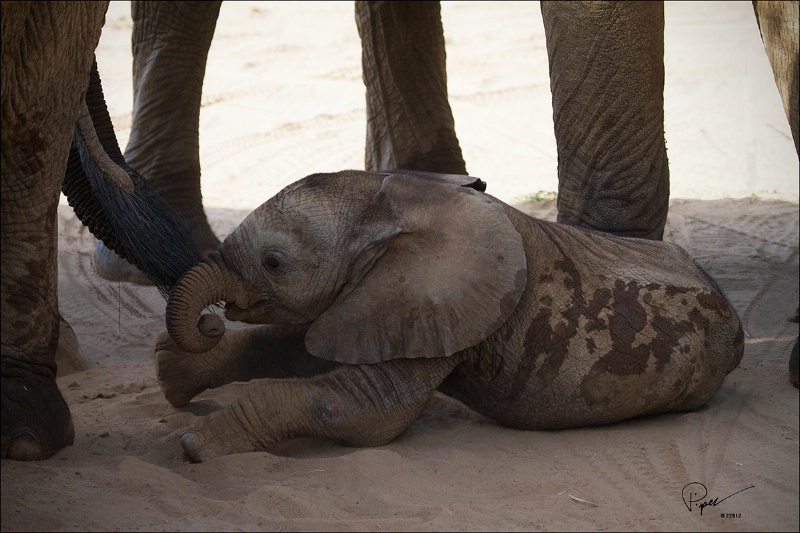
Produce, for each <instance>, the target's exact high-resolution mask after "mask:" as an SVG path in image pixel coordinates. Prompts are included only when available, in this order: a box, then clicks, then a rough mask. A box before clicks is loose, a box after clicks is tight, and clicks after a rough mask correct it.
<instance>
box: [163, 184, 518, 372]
mask: <svg viewBox="0 0 800 533" xmlns="http://www.w3.org/2000/svg"><path fill="white" fill-rule="evenodd" d="M478 183H480V181H479V180H477V181H476V180H475V179H474V178H470V177H468V176H458V177H455V176H444V175H434V174H421V173H404V172H396V173H366V172H358V171H343V172H339V173H335V174H314V175H311V176H308V177H306V178H304V179H302V180H300V181H298V182H296V183H294V184H292V185H290V186H289V187H287V188H286V189H284V190H283V191H281V192H280V193H278V194H277V195H276V196H275V197H273V198H272V199H270V200H269V201H267V202H266V203H264V204H263V205H262V206H260V207H259V208H258V209H256V210H255V211H253V212H252V213H251V214H250V215H249V216H248V217H247V218H246V219H245V220H244V221H243V222H242V223H241V225H240V226H239V227H238V228H236V230H235V231H234V232H233V233H232V234H231V235H229V236H228V238H226V239H225V241H224V242H223V243H222V245H220V247H219V249H218V250H217V251H216V252H215V253H214V254H212V255H211V256H210V257H209V258H207V259H206V260H204V261H203V262H201V263H198V264H197V265H196V266H195V267H193V268H192V269H191V270H189V271H188V272H187V273H186V274H185V275H184V276H183V278H182V279H181V281H180V282H179V283H178V284H177V285H176V286H175V288H174V290H173V292H172V294H171V297H170V299H169V303H168V306H167V328H168V330H169V334H170V336H171V337H172V338H173V339H174V340H175V342H176V343H178V345H179V346H181V348H183V349H184V350H187V351H191V352H203V351H207V350H209V349H211V348H212V347H213V346H215V345H216V343H217V342H218V341H219V338H220V337H221V336H222V335H223V334H224V325H223V323H222V320H221V319H220V318H219V317H217V316H216V315H202V316H201V313H202V312H203V310H204V309H205V308H206V307H208V306H209V305H213V304H216V303H218V302H220V301H224V302H225V316H226V317H227V318H228V319H230V320H237V321H242V322H248V323H253V324H287V325H307V326H308V327H309V329H308V333H307V335H306V346H307V348H308V350H309V351H310V352H311V353H312V354H313V355H315V356H317V357H322V358H325V359H331V360H335V361H340V362H345V363H371V362H377V361H380V360H386V359H392V358H396V357H440V356H446V355H450V354H452V353H455V352H456V351H459V350H462V349H464V348H466V347H468V346H472V345H474V344H476V343H478V342H480V341H481V340H482V339H483V338H485V337H486V336H487V335H488V334H490V333H491V332H493V331H494V330H495V329H497V327H499V326H500V324H502V323H503V321H505V319H506V318H507V317H508V315H509V314H510V313H511V312H512V311H513V309H514V308H515V307H516V304H517V302H518V301H519V298H520V296H521V294H522V292H523V290H524V288H525V280H526V276H527V270H526V260H525V254H524V250H523V245H522V238H521V236H520V234H519V233H518V232H517V231H516V230H515V228H514V226H513V225H512V224H511V221H510V220H509V218H508V216H507V214H506V210H505V209H506V208H505V206H504V204H502V203H501V202H499V201H498V200H496V199H494V198H492V197H490V196H487V195H485V194H483V193H481V192H479V191H477V190H476V189H475V188H473V186H474V185H475V184H478ZM198 317H199V320H198Z"/></svg>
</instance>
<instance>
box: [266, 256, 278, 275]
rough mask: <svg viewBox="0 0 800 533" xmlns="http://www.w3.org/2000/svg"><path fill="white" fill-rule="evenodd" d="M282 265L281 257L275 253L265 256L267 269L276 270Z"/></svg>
mask: <svg viewBox="0 0 800 533" xmlns="http://www.w3.org/2000/svg"><path fill="white" fill-rule="evenodd" d="M281 265H282V263H281V260H280V258H279V257H278V256H277V255H275V254H274V253H268V254H267V255H265V256H264V266H265V267H266V268H267V270H271V271H273V272H275V271H277V270H278V269H279V268H280V267H281Z"/></svg>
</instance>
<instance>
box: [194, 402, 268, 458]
mask: <svg viewBox="0 0 800 533" xmlns="http://www.w3.org/2000/svg"><path fill="white" fill-rule="evenodd" d="M246 420H248V417H247V416H246V415H245V414H244V412H243V409H242V408H241V406H240V405H239V400H237V401H235V402H234V403H233V404H231V405H230V406H228V407H227V408H226V409H224V410H223V411H220V412H217V413H215V414H213V415H210V416H209V418H208V419H207V420H206V421H204V423H203V425H202V426H201V427H199V428H195V429H191V430H187V431H185V432H183V434H181V446H183V450H184V451H185V452H186V455H188V456H189V458H190V459H191V460H192V461H194V462H197V463H202V462H203V461H208V460H209V459H214V458H215V457H222V456H225V455H232V454H235V453H247V452H254V451H258V450H263V449H264V446H263V445H262V444H261V443H260V442H259V440H258V437H257V435H256V434H255V433H253V431H255V429H254V428H253V427H252V426H251V425H249V424H247V423H246V422H245V421H246ZM250 420H252V419H250ZM267 440H269V439H267Z"/></svg>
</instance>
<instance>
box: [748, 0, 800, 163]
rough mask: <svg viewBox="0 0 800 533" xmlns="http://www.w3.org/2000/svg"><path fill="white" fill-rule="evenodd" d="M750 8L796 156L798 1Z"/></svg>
mask: <svg viewBox="0 0 800 533" xmlns="http://www.w3.org/2000/svg"><path fill="white" fill-rule="evenodd" d="M753 8H754V10H755V13H756V21H757V22H758V29H759V30H760V31H761V39H762V40H763V41H764V48H765V49H766V51H767V57H769V63H770V65H772V73H773V75H774V76H775V84H776V85H777V86H778V92H779V93H780V94H781V100H782V101H783V109H784V111H785V112H786V118H787V119H788V120H789V127H790V129H791V130H792V137H793V138H794V148H795V150H797V154H798V156H800V131H799V130H800V106H798V98H800V65H798V62H800V2H797V1H790V2H776V1H763V2H762V1H754V2H753Z"/></svg>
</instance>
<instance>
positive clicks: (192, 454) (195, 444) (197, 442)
mask: <svg viewBox="0 0 800 533" xmlns="http://www.w3.org/2000/svg"><path fill="white" fill-rule="evenodd" d="M204 444H205V440H204V439H203V437H202V436H201V435H199V434H198V433H194V432H192V431H186V432H184V433H183V434H182V435H181V446H183V451H185V452H186V455H188V456H189V459H191V460H192V461H194V462H195V463H202V462H204V461H208V460H210V459H214V458H215V457H219V456H220V455H226V454H225V453H219V452H218V451H217V450H214V448H213V447H212V446H204Z"/></svg>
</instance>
